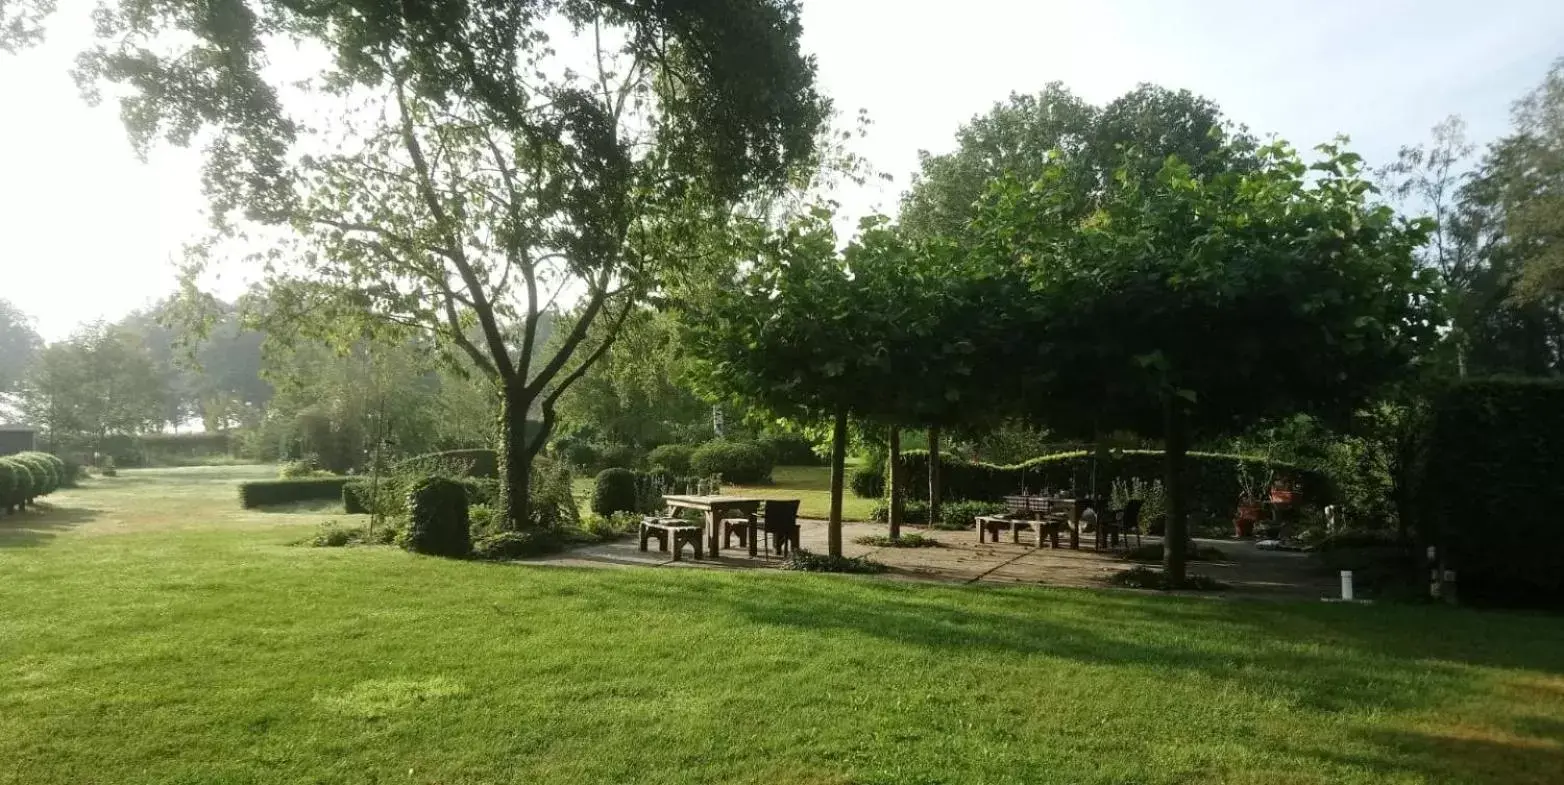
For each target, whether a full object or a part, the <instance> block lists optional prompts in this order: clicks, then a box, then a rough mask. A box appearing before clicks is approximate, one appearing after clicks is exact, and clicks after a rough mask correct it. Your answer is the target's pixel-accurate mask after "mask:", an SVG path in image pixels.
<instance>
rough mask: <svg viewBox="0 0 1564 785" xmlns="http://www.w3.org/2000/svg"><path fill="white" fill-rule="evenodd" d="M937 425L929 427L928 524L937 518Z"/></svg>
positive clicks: (938, 464)
mask: <svg viewBox="0 0 1564 785" xmlns="http://www.w3.org/2000/svg"><path fill="white" fill-rule="evenodd" d="M939 466H940V461H939V426H935V427H933V428H930V429H929V525H930V526H933V525H934V522H935V521H937V520H939V501H940V498H939Z"/></svg>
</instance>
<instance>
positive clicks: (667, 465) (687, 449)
mask: <svg viewBox="0 0 1564 785" xmlns="http://www.w3.org/2000/svg"><path fill="white" fill-rule="evenodd" d="M693 455H695V448H694V447H691V446H690V445H688V444H664V445H662V446H661V447H655V448H653V449H652V451H651V452H649V453H647V454H646V464H647V465H648V466H650V467H652V468H653V469H662V470H664V471H666V472H668V473H669V474H674V475H685V474H689V473H690V458H691V457H692V456H693Z"/></svg>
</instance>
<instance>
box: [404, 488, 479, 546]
mask: <svg viewBox="0 0 1564 785" xmlns="http://www.w3.org/2000/svg"><path fill="white" fill-rule="evenodd" d="M407 511H408V521H407V531H406V533H405V534H404V535H403V539H402V545H403V547H405V548H407V549H408V550H410V551H413V552H414V553H423V554H427V555H430V556H448V557H450V558H455V559H463V558H466V557H467V556H468V554H469V553H470V552H471V551H472V540H471V535H470V534H469V525H470V524H469V521H468V517H467V489H466V488H464V487H462V484H461V483H459V482H457V481H456V480H453V479H451V478H449V477H426V478H424V479H423V480H420V481H418V482H415V483H413V485H412V487H411V488H409V489H408V491H407Z"/></svg>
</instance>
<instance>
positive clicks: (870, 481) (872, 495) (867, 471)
mask: <svg viewBox="0 0 1564 785" xmlns="http://www.w3.org/2000/svg"><path fill="white" fill-rule="evenodd" d="M847 484H848V486H849V487H850V488H852V491H853V495H854V496H857V497H859V498H861V499H879V498H883V497H884V496H885V470H884V469H881V468H880V467H878V466H859V467H858V468H856V469H854V470H853V473H852V474H851V475H849V476H848V478H847Z"/></svg>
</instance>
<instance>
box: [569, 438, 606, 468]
mask: <svg viewBox="0 0 1564 785" xmlns="http://www.w3.org/2000/svg"><path fill="white" fill-rule="evenodd" d="M563 453H564V456H565V462H566V463H569V464H570V465H571V466H573V467H575V468H577V469H585V470H591V469H592V468H594V467H596V466H597V465H598V464H599V463H601V462H602V460H603V458H602V456H601V455H600V454H599V452H598V449H597V445H595V444H591V443H590V442H577V441H572V442H570V443H569V444H566V445H565V447H564V450H563Z"/></svg>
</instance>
